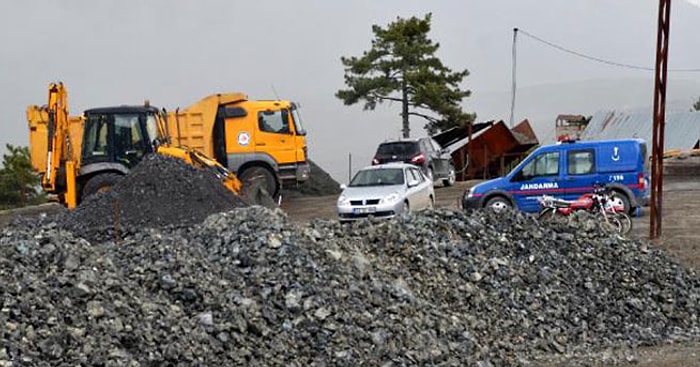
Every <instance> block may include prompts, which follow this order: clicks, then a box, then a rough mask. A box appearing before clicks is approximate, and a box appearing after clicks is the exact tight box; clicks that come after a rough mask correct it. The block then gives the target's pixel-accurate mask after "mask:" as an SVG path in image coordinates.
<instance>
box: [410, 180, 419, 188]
mask: <svg viewBox="0 0 700 367" xmlns="http://www.w3.org/2000/svg"><path fill="white" fill-rule="evenodd" d="M419 183H420V181H418V180H410V181H408V187H414V186H418V184H419Z"/></svg>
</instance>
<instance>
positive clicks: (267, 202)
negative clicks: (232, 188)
mask: <svg viewBox="0 0 700 367" xmlns="http://www.w3.org/2000/svg"><path fill="white" fill-rule="evenodd" d="M238 179H239V180H240V181H241V184H243V188H242V189H241V194H240V195H241V198H242V199H243V201H245V202H246V203H248V204H250V205H262V206H266V207H269V208H273V207H276V206H277V204H276V203H275V200H274V198H275V197H276V196H277V194H278V193H279V186H278V185H277V181H276V180H275V176H274V175H273V174H272V172H270V170H268V169H267V168H264V167H251V168H248V169H246V170H244V171H243V172H242V173H241V174H240V175H239V176H238Z"/></svg>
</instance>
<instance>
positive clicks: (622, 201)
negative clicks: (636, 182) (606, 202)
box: [610, 191, 632, 214]
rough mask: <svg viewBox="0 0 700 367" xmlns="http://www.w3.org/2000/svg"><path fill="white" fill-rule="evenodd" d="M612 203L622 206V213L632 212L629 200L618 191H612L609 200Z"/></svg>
mask: <svg viewBox="0 0 700 367" xmlns="http://www.w3.org/2000/svg"><path fill="white" fill-rule="evenodd" d="M610 200H612V202H613V203H614V204H616V205H622V207H623V208H624V211H623V213H627V214H629V213H630V211H631V210H632V208H631V204H630V199H629V198H628V197H627V195H625V194H623V193H621V192H619V191H613V194H612V196H611V198H610Z"/></svg>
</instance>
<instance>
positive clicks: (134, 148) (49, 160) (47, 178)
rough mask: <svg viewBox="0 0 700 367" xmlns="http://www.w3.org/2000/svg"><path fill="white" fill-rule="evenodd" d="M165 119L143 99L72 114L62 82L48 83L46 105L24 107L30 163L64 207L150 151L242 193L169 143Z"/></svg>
mask: <svg viewBox="0 0 700 367" xmlns="http://www.w3.org/2000/svg"><path fill="white" fill-rule="evenodd" d="M165 119H166V114H165V111H160V110H158V109H157V108H155V107H152V106H150V105H149V104H148V103H146V104H145V105H144V106H118V107H106V108H93V109H89V110H86V111H85V113H84V114H83V116H80V117H73V116H70V115H69V112H68V96H67V92H66V88H65V86H64V85H63V84H62V83H52V84H50V85H49V103H48V105H46V106H44V107H38V106H29V107H28V109H27V120H28V122H29V131H30V134H29V145H30V150H31V157H32V165H33V166H34V168H35V169H36V170H37V171H39V172H40V173H41V175H42V177H41V185H42V187H43V188H44V190H45V191H46V192H47V193H49V194H53V195H55V196H56V198H57V199H58V201H59V202H61V203H63V204H64V205H66V206H67V207H68V208H75V206H76V205H77V204H78V203H79V202H80V201H81V200H82V199H83V198H85V197H87V196H89V195H92V194H95V193H97V192H101V191H104V190H109V189H110V188H111V187H112V186H114V185H115V184H116V183H117V182H119V180H121V179H122V177H123V176H124V175H126V174H127V173H128V172H129V170H130V169H131V168H133V167H134V166H135V165H136V164H138V163H139V161H140V160H141V159H142V158H143V157H144V156H145V155H146V154H150V153H157V154H163V155H167V156H172V157H175V158H179V159H182V160H184V161H185V162H187V163H188V164H191V165H193V166H195V167H201V168H205V169H210V170H212V171H214V173H215V174H216V175H217V177H219V178H220V179H221V182H222V184H223V185H224V186H226V187H227V188H228V189H229V190H231V191H232V192H233V193H235V194H237V195H238V194H240V193H241V191H242V184H241V182H240V181H239V180H238V179H237V178H236V176H235V175H234V174H233V173H231V172H230V171H229V170H228V169H226V168H225V167H224V166H222V165H221V164H219V163H218V162H217V161H216V160H213V159H210V158H209V157H207V156H206V155H204V154H202V153H201V152H198V151H196V150H194V149H189V148H182V147H175V146H172V145H171V143H170V139H169V137H168V136H167V133H166V126H167V123H166V121H165ZM247 192H248V196H247V197H246V198H244V200H246V199H247V200H246V201H248V202H249V203H250V204H261V203H260V202H258V201H259V198H257V197H256V196H255V190H254V189H250V190H247Z"/></svg>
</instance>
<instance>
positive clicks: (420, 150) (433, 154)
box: [372, 138, 456, 186]
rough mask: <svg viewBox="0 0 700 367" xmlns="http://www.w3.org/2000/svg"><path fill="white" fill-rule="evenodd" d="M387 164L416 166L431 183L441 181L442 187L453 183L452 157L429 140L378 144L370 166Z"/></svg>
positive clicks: (419, 139)
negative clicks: (399, 163)
mask: <svg viewBox="0 0 700 367" xmlns="http://www.w3.org/2000/svg"><path fill="white" fill-rule="evenodd" d="M389 162H405V163H410V164H413V165H416V166H418V167H420V168H421V169H422V170H423V173H425V175H426V176H427V177H428V178H429V179H431V180H433V182H436V181H442V184H443V185H444V186H452V185H453V184H454V182H455V177H456V176H455V168H454V165H453V164H452V157H451V156H450V154H449V153H447V152H445V151H444V150H442V148H441V147H440V145H439V144H438V143H437V142H435V140H433V139H431V138H418V139H410V140H394V141H385V142H383V143H381V144H379V147H378V148H377V153H375V154H374V159H372V164H373V165H377V164H384V163H389Z"/></svg>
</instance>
